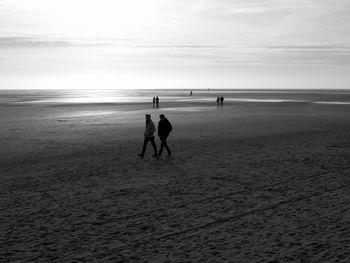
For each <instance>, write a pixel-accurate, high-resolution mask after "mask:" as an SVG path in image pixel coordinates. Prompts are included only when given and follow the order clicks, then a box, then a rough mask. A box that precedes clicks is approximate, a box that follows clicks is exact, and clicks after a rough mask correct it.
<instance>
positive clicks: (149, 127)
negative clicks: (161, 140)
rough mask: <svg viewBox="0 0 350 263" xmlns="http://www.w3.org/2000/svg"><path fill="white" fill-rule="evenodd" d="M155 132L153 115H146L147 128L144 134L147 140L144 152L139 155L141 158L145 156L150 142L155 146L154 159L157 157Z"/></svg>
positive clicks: (144, 143) (143, 148)
mask: <svg viewBox="0 0 350 263" xmlns="http://www.w3.org/2000/svg"><path fill="white" fill-rule="evenodd" d="M155 130H156V128H155V126H154V123H153V121H152V119H151V115H150V114H146V128H145V132H144V136H145V139H144V141H143V147H142V152H141V153H139V154H138V156H140V157H141V158H143V157H144V155H145V152H146V147H147V144H148V142H151V144H152V146H153V150H154V154H153V156H152V157H157V146H156V143H155V141H154V135H153V133H154V132H155Z"/></svg>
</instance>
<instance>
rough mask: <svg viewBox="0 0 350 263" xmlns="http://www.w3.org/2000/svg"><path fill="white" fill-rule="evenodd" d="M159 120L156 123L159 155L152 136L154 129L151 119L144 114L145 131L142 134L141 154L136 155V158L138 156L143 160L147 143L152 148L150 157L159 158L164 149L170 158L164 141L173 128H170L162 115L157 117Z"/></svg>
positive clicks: (169, 152) (148, 115)
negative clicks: (152, 151) (143, 137)
mask: <svg viewBox="0 0 350 263" xmlns="http://www.w3.org/2000/svg"><path fill="white" fill-rule="evenodd" d="M159 119H160V120H159V123H158V136H159V139H160V141H161V144H160V150H159V153H157V145H156V143H155V140H154V135H153V133H154V132H155V130H156V128H155V126H154V123H153V121H152V119H151V115H150V114H146V129H145V132H144V136H145V139H144V141H143V148H142V152H141V153H140V154H138V156H140V157H141V158H143V157H144V155H145V152H146V147H147V144H148V142H151V144H152V146H153V150H154V154H153V155H152V157H156V158H160V156H161V155H162V152H163V149H164V148H165V149H166V150H167V152H168V156H171V151H170V149H169V146H168V144H167V141H166V140H167V138H168V136H169V134H170V132H171V130H172V129H173V127H172V126H171V124H170V122H169V120H168V119H167V118H165V116H164V114H161V115H159Z"/></svg>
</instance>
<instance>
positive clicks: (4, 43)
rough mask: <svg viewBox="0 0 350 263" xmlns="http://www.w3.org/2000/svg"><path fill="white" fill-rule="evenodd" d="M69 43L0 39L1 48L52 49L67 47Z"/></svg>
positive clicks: (38, 39)
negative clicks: (54, 47)
mask: <svg viewBox="0 0 350 263" xmlns="http://www.w3.org/2000/svg"><path fill="white" fill-rule="evenodd" d="M66 45H69V42H68V41H64V40H57V39H51V40H44V39H40V38H36V37H0V47H48V46H50V47H52V46H66Z"/></svg>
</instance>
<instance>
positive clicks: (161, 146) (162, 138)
mask: <svg viewBox="0 0 350 263" xmlns="http://www.w3.org/2000/svg"><path fill="white" fill-rule="evenodd" d="M167 138H168V136H159V139H160V141H161V144H160V150H159V156H160V155H162V152H163V149H164V148H165V149H166V150H167V152H168V154H169V155H171V151H170V149H169V146H168V144H167V142H166V139H167Z"/></svg>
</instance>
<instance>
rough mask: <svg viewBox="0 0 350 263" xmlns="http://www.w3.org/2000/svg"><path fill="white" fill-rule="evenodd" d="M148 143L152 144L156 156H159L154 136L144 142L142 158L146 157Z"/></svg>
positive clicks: (146, 138)
mask: <svg viewBox="0 0 350 263" xmlns="http://www.w3.org/2000/svg"><path fill="white" fill-rule="evenodd" d="M148 142H151V144H152V146H153V150H154V154H155V155H156V154H157V145H156V143H155V141H154V136H152V137H145V139H144V141H143V148H142V153H141V154H142V156H143V155H145V152H146V147H147V144H148Z"/></svg>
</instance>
